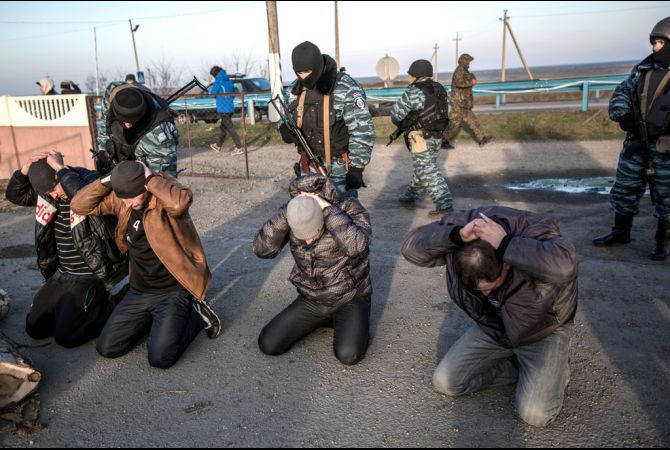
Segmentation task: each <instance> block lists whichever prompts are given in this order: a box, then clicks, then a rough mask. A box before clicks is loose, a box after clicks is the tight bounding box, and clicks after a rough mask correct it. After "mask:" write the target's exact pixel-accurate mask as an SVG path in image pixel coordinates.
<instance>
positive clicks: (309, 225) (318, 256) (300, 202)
mask: <svg viewBox="0 0 670 450" xmlns="http://www.w3.org/2000/svg"><path fill="white" fill-rule="evenodd" d="M289 191H290V194H291V197H293V198H292V199H291V200H290V201H289V202H288V203H286V204H285V205H284V206H282V207H281V208H280V209H279V211H278V212H277V213H276V214H275V216H274V217H272V218H271V219H270V220H268V221H267V222H266V223H265V224H264V225H263V227H262V228H261V229H260V231H259V232H258V233H257V234H256V237H255V238H254V243H253V245H254V252H255V253H256V255H257V256H258V257H260V258H274V257H276V256H277V255H278V254H279V252H280V251H281V249H282V248H283V247H284V245H286V244H287V243H289V244H290V246H291V253H292V254H293V258H294V259H295V266H294V267H293V271H292V272H291V275H290V277H289V280H290V281H291V282H292V283H293V284H294V285H295V287H296V288H297V290H298V298H297V299H296V300H295V301H294V302H293V303H292V304H291V305H289V306H288V308H286V309H285V310H284V311H282V312H281V313H280V314H279V315H278V316H277V317H275V318H274V319H272V321H271V322H270V323H269V324H268V325H267V326H266V327H265V328H263V331H262V332H261V335H260V336H259V338H258V345H259V346H260V348H261V351H262V352H263V353H265V354H268V355H280V354H283V353H286V352H287V351H288V350H289V349H290V348H291V347H292V346H293V344H295V343H296V342H297V341H299V340H300V339H302V338H303V337H305V336H307V335H308V334H310V333H311V332H312V331H314V330H316V329H317V328H321V327H326V326H329V327H333V328H334V329H335V341H334V350H335V356H336V357H337V359H338V360H340V362H342V363H344V364H347V365H353V364H356V363H357V362H358V361H360V360H361V359H362V358H363V356H365V352H366V350H367V347H368V342H369V328H370V296H371V295H372V284H371V283H370V263H369V260H368V255H369V247H370V241H371V240H372V228H371V226H370V217H369V215H368V213H367V211H366V210H365V208H363V206H362V205H361V204H360V202H359V201H358V200H357V199H355V198H351V197H350V198H347V199H345V200H342V198H341V197H340V194H339V192H338V191H337V188H336V187H335V185H334V184H333V183H332V181H330V180H329V179H328V178H326V177H324V176H321V175H309V176H304V177H300V178H298V179H296V180H295V181H293V183H291V186H290V187H289Z"/></svg>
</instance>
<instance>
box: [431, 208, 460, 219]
mask: <svg viewBox="0 0 670 450" xmlns="http://www.w3.org/2000/svg"><path fill="white" fill-rule="evenodd" d="M450 212H454V208H452V207H451V206H450V207H448V208H444V209H435V210H433V211H431V212H429V213H428V215H429V216H430V217H442V216H443V215H445V214H446V213H450Z"/></svg>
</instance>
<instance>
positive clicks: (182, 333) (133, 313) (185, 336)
mask: <svg viewBox="0 0 670 450" xmlns="http://www.w3.org/2000/svg"><path fill="white" fill-rule="evenodd" d="M192 299H193V297H192V296H191V294H190V293H188V292H187V291H185V290H183V289H182V290H178V291H172V292H166V293H160V294H150V293H146V292H140V291H138V290H136V289H133V288H132V287H131V288H130V290H129V291H128V293H127V294H126V296H125V297H124V298H123V300H121V303H119V304H118V305H117V306H116V308H115V309H114V312H113V313H112V315H111V317H110V318H109V320H108V321H107V324H106V325H105V328H104V329H103V330H102V334H101V335H100V338H99V339H98V345H97V350H98V353H100V354H101V355H102V356H104V357H105V358H117V357H119V356H123V355H125V354H126V353H128V352H129V351H130V350H132V349H133V347H135V346H136V345H137V344H138V342H139V341H140V340H141V339H142V338H143V337H145V336H146V335H147V334H148V335H149V341H148V345H147V346H148V349H149V364H151V365H152V366H153V367H158V368H161V369H167V368H168V367H171V366H172V365H174V363H176V362H177V361H178V360H179V358H180V357H181V355H182V354H183V353H184V351H185V350H186V348H187V347H188V346H189V344H190V343H191V342H192V341H193V339H195V337H196V336H197V335H198V333H199V332H200V330H202V329H203V327H204V323H203V320H202V318H201V317H200V315H198V313H197V312H196V311H195V309H194V308H193V306H192V304H191V301H192Z"/></svg>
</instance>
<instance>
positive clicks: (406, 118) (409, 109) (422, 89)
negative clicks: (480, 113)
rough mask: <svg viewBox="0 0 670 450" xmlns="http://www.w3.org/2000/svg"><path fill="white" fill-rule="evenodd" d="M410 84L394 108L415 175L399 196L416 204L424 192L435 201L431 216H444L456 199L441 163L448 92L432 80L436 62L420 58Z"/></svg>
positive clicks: (410, 72) (410, 73)
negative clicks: (403, 131) (439, 159)
mask: <svg viewBox="0 0 670 450" xmlns="http://www.w3.org/2000/svg"><path fill="white" fill-rule="evenodd" d="M407 73H408V80H409V87H408V88H407V90H406V91H405V93H404V94H403V95H402V97H401V98H400V100H398V102H397V103H396V104H395V105H393V108H391V120H392V121H393V123H394V124H396V125H397V126H398V127H400V128H401V129H404V130H406V131H405V133H404V136H405V143H406V144H407V148H408V149H409V150H410V151H411V152H412V162H413V167H414V174H413V176H412V182H411V183H410V185H409V187H408V188H407V191H406V192H405V193H404V194H403V195H402V196H401V197H400V198H399V199H398V200H399V201H400V203H401V204H403V205H405V206H407V207H410V208H411V207H413V206H414V202H415V201H416V200H418V199H419V197H420V195H421V194H422V193H423V192H424V191H428V193H429V194H430V197H431V198H432V200H433V203H435V210H434V211H431V212H430V215H431V216H441V215H442V214H444V213H446V212H449V211H452V210H453V203H454V200H453V198H452V197H451V192H449V186H448V185H447V180H446V179H445V178H444V175H442V173H441V172H440V169H439V167H438V166H437V155H438V153H439V151H440V144H441V143H442V133H443V132H444V130H445V129H446V127H447V123H448V122H449V119H448V115H449V104H448V97H447V91H445V89H444V87H443V86H442V85H441V84H439V83H436V82H435V81H433V80H432V79H431V77H432V75H433V65H432V64H431V63H430V61H427V60H425V59H419V60H417V61H414V62H413V63H412V65H411V66H410V67H409V70H408V71H407Z"/></svg>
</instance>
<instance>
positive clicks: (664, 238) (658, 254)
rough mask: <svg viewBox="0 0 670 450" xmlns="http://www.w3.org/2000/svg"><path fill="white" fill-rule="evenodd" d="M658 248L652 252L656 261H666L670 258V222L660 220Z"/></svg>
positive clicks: (657, 231) (657, 229)
mask: <svg viewBox="0 0 670 450" xmlns="http://www.w3.org/2000/svg"><path fill="white" fill-rule="evenodd" d="M654 238H655V239H656V248H654V250H652V252H651V259H653V260H654V261H665V260H666V259H667V258H668V256H670V250H669V249H668V247H667V245H668V244H669V243H670V220H663V219H660V220H659V221H658V226H657V228H656V236H654Z"/></svg>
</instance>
